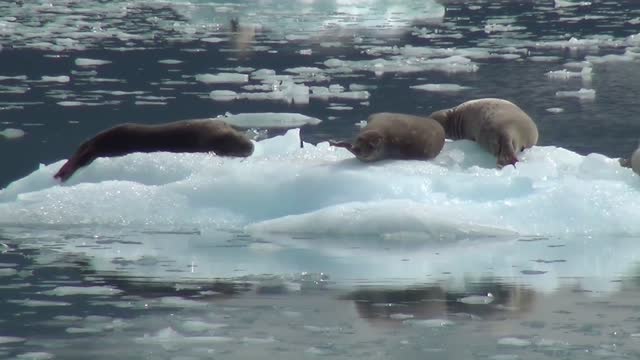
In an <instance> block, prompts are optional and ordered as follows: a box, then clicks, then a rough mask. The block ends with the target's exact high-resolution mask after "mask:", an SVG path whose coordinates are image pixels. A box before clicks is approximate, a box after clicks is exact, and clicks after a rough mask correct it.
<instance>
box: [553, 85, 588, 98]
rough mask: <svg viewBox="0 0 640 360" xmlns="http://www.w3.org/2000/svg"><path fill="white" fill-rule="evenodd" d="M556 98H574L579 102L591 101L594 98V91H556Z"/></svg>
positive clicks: (583, 89)
mask: <svg viewBox="0 0 640 360" xmlns="http://www.w3.org/2000/svg"><path fill="white" fill-rule="evenodd" d="M556 96H557V97H575V98H578V99H580V100H593V99H595V98H596V91H595V90H594V89H585V88H582V89H580V90H577V91H556Z"/></svg>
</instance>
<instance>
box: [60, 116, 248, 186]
mask: <svg viewBox="0 0 640 360" xmlns="http://www.w3.org/2000/svg"><path fill="white" fill-rule="evenodd" d="M157 151H167V152H175V153H181V152H185V153H187V152H189V153H193V152H213V153H215V154H216V155H219V156H237V157H246V156H249V155H251V154H252V153H253V143H252V142H251V140H249V138H247V137H246V136H245V135H244V134H243V133H241V132H239V131H237V130H235V129H234V128H232V127H231V126H230V125H229V124H227V123H225V122H224V121H221V120H213V119H197V120H182V121H176V122H171V123H166V124H160V125H144V124H133V123H127V124H121V125H117V126H115V127H112V128H110V129H107V130H105V131H102V132H100V133H98V134H97V135H96V136H94V137H93V138H91V139H89V140H87V141H85V142H84V143H82V145H80V147H79V148H78V150H76V152H75V153H74V154H73V156H72V157H71V158H70V159H69V160H68V161H67V162H66V163H65V164H64V165H63V166H62V167H61V168H60V170H59V171H58V172H57V173H56V174H55V175H54V178H56V179H60V180H61V181H66V180H67V179H69V178H70V177H71V176H72V175H73V174H74V173H75V172H76V171H77V170H78V169H80V168H81V167H83V166H87V165H89V164H90V163H91V162H92V161H93V160H95V159H96V158H98V157H112V156H123V155H127V154H130V153H134V152H144V153H150V152H157Z"/></svg>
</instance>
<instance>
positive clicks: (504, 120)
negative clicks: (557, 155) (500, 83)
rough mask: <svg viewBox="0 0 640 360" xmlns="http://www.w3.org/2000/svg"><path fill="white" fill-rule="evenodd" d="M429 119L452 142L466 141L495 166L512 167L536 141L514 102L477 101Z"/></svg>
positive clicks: (529, 122)
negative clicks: (485, 153) (479, 148)
mask: <svg viewBox="0 0 640 360" xmlns="http://www.w3.org/2000/svg"><path fill="white" fill-rule="evenodd" d="M429 117H431V118H433V119H435V120H436V121H438V122H439V123H440V124H441V125H442V127H444V129H445V132H446V134H447V137H448V138H450V139H453V140H457V139H468V140H473V141H475V142H477V143H478V144H480V146H482V147H483V148H484V149H485V150H487V151H488V152H490V153H491V154H493V155H495V156H496V157H497V158H498V161H497V163H498V166H500V167H502V166H505V165H514V166H515V163H516V162H518V158H517V156H516V154H517V153H519V152H522V151H523V150H524V149H526V148H530V147H532V146H533V145H535V144H536V143H537V142H538V127H537V126H536V123H535V122H533V120H532V119H531V117H529V115H527V114H526V113H525V112H524V111H523V110H522V109H520V108H519V107H518V106H517V105H515V104H514V103H512V102H510V101H507V100H503V99H493V98H486V99H477V100H471V101H467V102H464V103H462V104H460V105H458V106H456V107H453V108H450V109H444V110H439V111H436V112H434V113H432V114H431V115H430V116H429Z"/></svg>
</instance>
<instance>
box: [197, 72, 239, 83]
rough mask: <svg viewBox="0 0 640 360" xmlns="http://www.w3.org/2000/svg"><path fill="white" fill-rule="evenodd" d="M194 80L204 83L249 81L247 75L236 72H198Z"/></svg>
mask: <svg viewBox="0 0 640 360" xmlns="http://www.w3.org/2000/svg"><path fill="white" fill-rule="evenodd" d="M196 80H198V81H200V82H203V83H205V84H217V83H246V82H248V81H249V75H246V74H238V73H218V74H198V75H196Z"/></svg>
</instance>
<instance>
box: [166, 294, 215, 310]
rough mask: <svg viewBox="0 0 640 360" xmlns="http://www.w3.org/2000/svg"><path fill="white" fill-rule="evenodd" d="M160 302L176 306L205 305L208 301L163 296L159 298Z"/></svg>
mask: <svg viewBox="0 0 640 360" xmlns="http://www.w3.org/2000/svg"><path fill="white" fill-rule="evenodd" d="M160 303H161V304H162V305H165V306H177V307H184V308H186V307H192V308H193V307H201V306H207V305H208V303H206V302H204V301H197V300H191V299H185V298H182V297H179V296H165V297H163V298H161V299H160Z"/></svg>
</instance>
